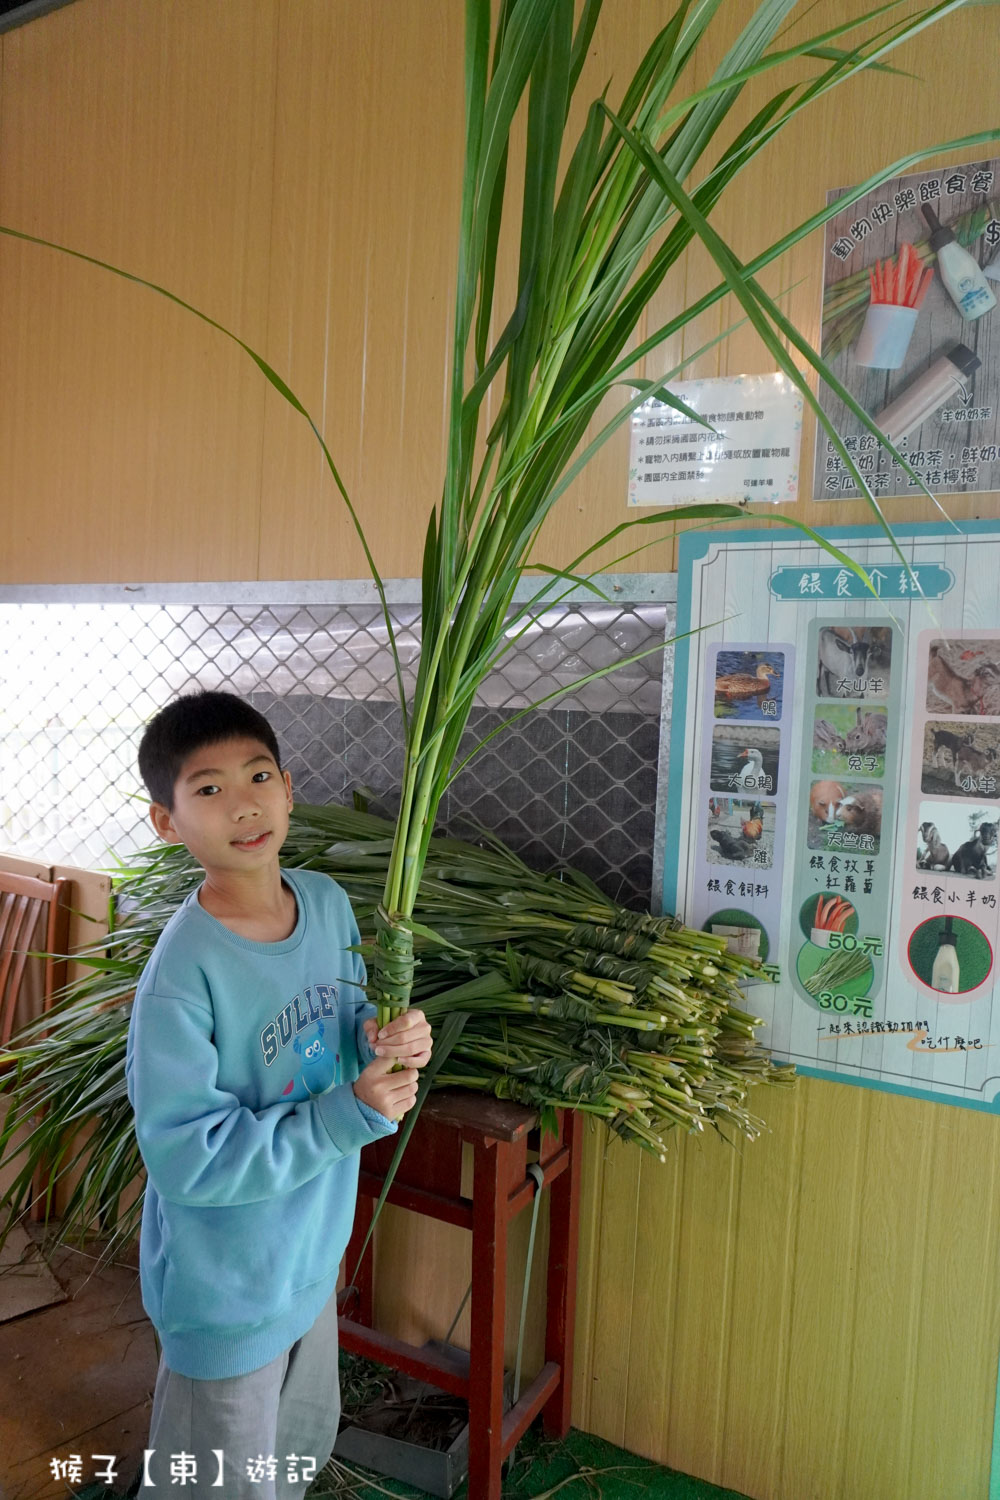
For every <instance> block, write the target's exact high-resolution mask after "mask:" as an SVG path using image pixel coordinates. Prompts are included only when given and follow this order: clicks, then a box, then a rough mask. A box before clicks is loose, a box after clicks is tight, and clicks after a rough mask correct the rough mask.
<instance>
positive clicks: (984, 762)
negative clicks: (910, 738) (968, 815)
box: [920, 719, 1000, 797]
mask: <svg viewBox="0 0 1000 1500" xmlns="http://www.w3.org/2000/svg"><path fill="white" fill-rule="evenodd" d="M998 787H1000V725H995V724H975V725H973V726H972V727H971V728H966V726H965V725H964V724H955V723H950V724H949V723H946V722H942V721H941V720H937V719H928V720H927V723H926V724H925V725H924V750H923V763H922V766H921V773H920V790H921V791H922V792H932V793H935V794H936V795H937V796H939V797H980V796H982V797H994V796H996V793H997V788H998Z"/></svg>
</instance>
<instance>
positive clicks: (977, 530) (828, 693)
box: [661, 522, 1000, 1109]
mask: <svg viewBox="0 0 1000 1500" xmlns="http://www.w3.org/2000/svg"><path fill="white" fill-rule="evenodd" d="M829 536H830V537H831V539H832V540H834V541H835V542H836V544H837V546H838V547H840V548H841V549H842V550H843V551H844V552H846V553H847V554H848V555H849V556H850V557H851V558H853V559H854V560H855V561H856V562H857V563H859V564H860V565H861V567H862V569H863V571H864V574H865V576H866V578H867V579H868V580H870V584H871V587H870V588H869V587H868V586H867V585H866V583H865V582H864V581H863V580H862V579H861V578H859V577H858V575H857V574H856V573H854V572H852V571H851V570H850V569H848V568H844V567H841V566H840V565H839V564H838V563H837V562H836V561H835V560H834V559H832V558H831V557H830V555H829V554H828V553H826V552H824V551H823V549H822V548H821V547H819V546H817V545H816V544H814V543H811V542H809V541H808V540H806V539H800V538H799V537H798V536H797V535H794V534H792V533H791V532H785V531H778V530H771V529H769V530H766V531H764V530H759V531H742V532H732V533H728V534H725V535H722V534H720V535H717V536H711V537H710V536H700V535H697V534H688V535H686V536H685V537H683V539H682V542H681V554H680V568H679V595H678V619H677V632H678V637H679V639H678V642H677V645H676V647H675V667H674V692H673V705H672V715H671V723H670V725H669V726H667V725H665V726H664V732H665V733H666V732H669V735H670V755H669V781H668V789H667V795H666V798H665V805H664V806H663V807H662V809H661V823H662V827H661V839H662V846H663V848H664V850H665V862H664V863H665V868H664V890H663V905H664V910H666V911H670V912H676V913H677V914H678V915H680V916H681V917H683V918H684V920H685V921H686V922H688V923H689V924H690V925H692V926H695V927H701V928H704V929H705V930H706V931H712V932H716V933H720V934H722V935H724V936H725V938H726V940H727V942H728V944H729V946H730V948H731V949H732V950H733V951H735V952H740V953H744V954H749V955H751V956H753V957H756V958H758V959H759V960H760V963H761V968H760V974H761V978H760V980H759V981H758V982H755V983H753V984H752V985H751V986H750V987H749V988H748V990H747V998H746V1009H747V1010H749V1011H751V1012H752V1013H753V1014H755V1015H757V1016H761V1017H763V1018H764V1020H765V1023H766V1030H765V1033H764V1036H763V1040H764V1042H765V1043H766V1045H767V1046H769V1047H770V1048H771V1049H772V1050H773V1051H774V1053H775V1054H776V1055H777V1056H779V1057H780V1058H782V1059H787V1060H788V1061H791V1062H794V1063H795V1064H796V1065H797V1066H799V1067H800V1068H802V1069H804V1070H805V1071H807V1072H812V1073H818V1074H820V1075H822V1076H827V1077H835V1078H843V1079H850V1080H853V1081H856V1082H860V1083H867V1084H870V1085H873V1086H876V1087H895V1088H898V1089H902V1090H904V1091H906V1092H908V1093H914V1094H917V1095H920V1096H924V1095H927V1096H931V1097H935V1098H939V1099H945V1100H949V1101H951V1102H953V1103H963V1104H968V1105H972V1106H975V1107H980V1108H991V1109H1000V1006H998V1010H997V1014H996V1015H994V998H995V997H996V998H997V1000H998V1001H1000V990H998V973H997V946H998V941H1000V909H998V877H997V845H998V840H997V833H998V825H1000V523H990V522H968V523H962V524H961V526H960V529H959V528H952V529H947V530H945V529H938V528H937V527H935V526H900V527H898V528H897V531H896V540H897V542H898V545H899V549H900V552H901V553H902V558H903V560H902V561H901V559H900V555H899V553H898V552H896V551H895V550H894V549H893V546H892V545H891V543H890V542H889V541H888V540H887V538H886V536H885V534H884V533H883V532H881V531H880V530H878V528H875V527H865V528H851V529H847V528H836V529H834V530H832V531H831V532H830V533H829ZM685 632H690V634H687V635H685ZM680 637H683V638H682V639H681V638H680Z"/></svg>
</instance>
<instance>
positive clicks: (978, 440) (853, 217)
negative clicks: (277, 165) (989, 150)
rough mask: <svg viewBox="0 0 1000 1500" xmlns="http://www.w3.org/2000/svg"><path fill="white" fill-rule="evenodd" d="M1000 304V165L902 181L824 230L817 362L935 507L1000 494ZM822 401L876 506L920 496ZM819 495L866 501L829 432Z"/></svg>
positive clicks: (839, 411) (862, 431) (872, 441)
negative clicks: (949, 497) (956, 497)
mask: <svg viewBox="0 0 1000 1500" xmlns="http://www.w3.org/2000/svg"><path fill="white" fill-rule="evenodd" d="M845 192H846V189H837V190H835V191H833V192H830V193H829V194H828V195H827V202H828V203H832V202H836V200H837V199H838V198H840V197H842V196H844V193H845ZM998 300H1000V158H993V159H990V160H985V161H972V162H968V161H966V162H955V163H951V164H949V165H947V166H944V167H935V168H934V169H933V170H930V169H928V170H927V171H924V172H916V173H912V174H909V175H907V176H904V177H896V178H893V179H892V180H891V181H889V182H886V183H884V184H883V185H882V187H880V188H879V189H877V190H876V191H875V192H873V193H868V194H866V195H865V196H864V197H862V198H859V199H858V200H857V201H856V202H855V203H852V204H851V205H850V206H849V207H847V208H845V209H844V210H843V212H842V213H838V214H835V215H834V217H833V218H832V219H830V221H829V222H828V224H827V226H826V239H825V245H824V254H823V311H822V335H821V346H820V352H821V354H822V356H823V359H824V360H825V361H826V363H827V364H828V365H829V366H830V368H831V369H832V370H833V372H834V374H835V375H836V376H837V378H838V379H839V380H840V381H841V382H842V384H843V385H844V387H845V388H846V390H847V391H848V392H849V393H850V395H851V396H852V397H853V399H854V400H855V401H857V403H858V405H859V406H861V407H862V408H863V410H864V411H866V412H867V413H868V415H869V416H871V417H872V418H873V419H874V421H875V422H876V424H877V425H878V426H879V427H880V428H881V429H882V431H883V432H886V433H887V434H888V435H889V436H890V437H891V439H892V441H893V443H894V444H895V446H896V447H897V448H898V449H899V450H900V451H901V452H903V453H904V454H905V455H906V457H907V461H908V462H909V464H910V465H911V467H912V468H913V470H914V471H915V472H916V473H917V474H918V475H919V476H920V478H921V479H922V480H923V482H924V483H925V484H926V485H927V487H928V489H930V490H931V491H932V492H933V493H934V494H935V495H946V494H972V493H978V492H981V491H984V490H995V489H997V488H1000V309H998V307H997V303H998ZM820 400H821V402H822V405H823V409H824V411H825V412H826V413H827V415H828V416H829V417H830V420H831V421H832V423H833V426H834V427H835V428H836V430H837V431H838V432H839V433H840V434H841V436H842V437H843V438H844V443H845V446H846V448H847V450H848V452H849V453H850V454H851V456H852V458H853V459H854V461H855V463H856V464H857V467H858V469H859V470H860V471H861V473H862V474H863V475H864V478H865V482H866V483H867V484H868V486H869V488H870V489H871V491H872V492H873V494H874V495H875V496H876V498H878V497H881V496H884V495H906V494H911V493H918V488H917V485H916V483H915V481H914V480H913V479H912V478H911V477H910V476H909V475H908V474H907V473H906V472H905V470H904V469H903V468H902V467H901V465H900V464H899V462H898V461H897V460H895V459H894V458H892V457H891V455H890V454H889V453H888V452H887V451H886V449H885V448H884V447H882V446H881V444H880V443H879V442H878V440H877V439H876V438H875V436H874V435H873V434H872V433H870V432H869V431H868V430H867V428H865V427H863V426H862V424H861V422H860V421H859V419H858V418H857V417H856V416H855V415H854V413H853V412H852V411H850V409H849V408H848V406H847V404H846V403H845V402H844V401H843V400H841V399H840V397H839V396H837V395H836V394H835V393H834V392H833V391H832V390H831V389H830V388H829V386H827V385H825V384H823V383H821V385H820ZM814 483H815V496H816V499H817V500H840V499H844V498H850V497H851V496H855V495H858V494H859V493H860V491H859V488H858V485H857V483H856V481H855V479H854V477H853V476H852V475H851V474H850V472H849V471H848V470H847V468H846V467H845V464H844V462H843V460H842V458H841V457H840V456H839V455H838V454H837V453H836V452H835V451H834V447H833V444H832V442H831V441H830V440H829V438H827V436H826V435H825V433H823V432H822V431H821V432H820V433H819V434H818V440H817V444H816V472H815V481H814Z"/></svg>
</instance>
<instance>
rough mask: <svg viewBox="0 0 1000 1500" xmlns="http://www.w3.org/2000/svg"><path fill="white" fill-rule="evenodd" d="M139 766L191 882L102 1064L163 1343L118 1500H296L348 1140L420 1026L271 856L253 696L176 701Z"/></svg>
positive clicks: (271, 807) (321, 1445) (323, 1393)
mask: <svg viewBox="0 0 1000 1500" xmlns="http://www.w3.org/2000/svg"><path fill="white" fill-rule="evenodd" d="M139 769H140V772H141V774H142V778H143V780H144V782H145V783H146V787H147V789H148V791H149V794H150V798H151V799H152V807H151V809H150V815H151V818H152V822H153V827H154V828H155V829H156V832H157V833H158V834H159V836H160V837H161V838H162V839H164V840H166V841H168V842H170V843H183V844H185V845H186V846H187V848H188V850H189V851H190V852H191V854H193V855H194V857H195V859H196V860H197V861H198V863H199V864H200V865H201V866H202V868H203V869H204V871H205V879H204V881H203V883H202V885H201V886H200V887H199V889H198V890H197V891H195V892H194V893H193V894H192V895H191V896H189V897H188V899H187V900H186V901H185V902H184V904H183V905H182V906H181V907H180V908H179V909H178V910H177V911H176V912H175V913H174V915H173V916H172V917H171V919H170V921H169V922H168V923H167V925H166V927H165V928H164V930H163V933H162V935H161V937H160V939H159V942H158V943H157V945H156V947H155V949H154V951H153V953H152V954H151V956H150V959H149V962H148V963H147V965H146V968H145V969H144V971H143V974H142V977H141V979H140V981H139V985H138V988H137V991H136V997H135V1002H134V1004H133V1008H132V1019H131V1024H130V1026H129V1038H128V1049H127V1055H126V1064H125V1069H126V1076H127V1079H128V1093H129V1099H130V1100H131V1103H132V1107H133V1109H134V1110H135V1126H136V1136H137V1139H138V1142H139V1147H140V1149H141V1152H142V1157H143V1161H144V1163H145V1166H146V1175H147V1185H146V1199H145V1203H144V1206H143V1217H142V1235H141V1241H140V1255H139V1264H140V1275H141V1280H142V1295H143V1304H144V1306H145V1308H146V1311H147V1312H148V1314H149V1316H150V1318H151V1320H152V1322H153V1324H154V1326H155V1328H156V1329H157V1332H158V1334H159V1338H160V1343H161V1347H162V1356H161V1359H160V1367H159V1371H158V1374H157V1379H156V1390H155V1393H154V1398H153V1414H152V1421H151V1426H150V1435H149V1447H148V1449H147V1452H146V1455H145V1460H144V1472H143V1483H142V1489H141V1491H140V1493H143V1494H144V1493H146V1492H147V1487H150V1488H151V1487H156V1488H157V1489H163V1490H168V1491H170V1492H172V1493H176V1490H175V1489H174V1486H176V1485H178V1484H184V1485H186V1484H197V1486H198V1489H197V1490H196V1491H194V1493H195V1494H203V1493H205V1492H206V1491H215V1492H217V1493H218V1492H221V1494H222V1495H223V1496H224V1497H225V1500H243V1497H250V1496H253V1497H255V1500H276V1497H278V1496H280V1497H296V1500H300V1497H301V1496H303V1495H304V1494H305V1490H306V1487H307V1484H308V1482H309V1480H310V1479H311V1478H312V1477H313V1475H314V1474H315V1473H317V1472H318V1471H319V1469H321V1468H322V1466H323V1464H324V1463H325V1462H326V1461H327V1459H328V1458H329V1456H330V1452H331V1451H332V1448H333V1444H334V1441H335V1439H336V1435H337V1424H338V1420H339V1414H340V1392H339V1383H338V1376H337V1311H336V1292H335V1288H336V1281H337V1272H338V1267H339V1264H340V1260H341V1257H342V1255H343V1253H344V1249H345V1247H346V1244H347V1240H348V1236H349V1234H350V1231H351V1225H352V1222H353V1218H354V1207H355V1199H356V1194H357V1179H358V1153H359V1151H360V1149H361V1147H362V1146H364V1145H366V1144H367V1143H368V1142H369V1141H373V1140H377V1139H378V1138H379V1137H380V1136H383V1135H387V1134H388V1133H390V1132H391V1131H392V1130H394V1129H395V1128H396V1127H395V1125H394V1123H393V1121H394V1120H396V1119H398V1118H399V1117H400V1116H401V1115H403V1114H404V1113H405V1112H406V1111H407V1110H409V1109H411V1108H412V1107H413V1104H414V1100H415V1098H416V1088H417V1073H416V1071H415V1070H416V1069H417V1068H419V1067H422V1066H423V1065H424V1064H425V1063H426V1062H427V1061H428V1059H429V1057H430V1052H431V1041H430V1027H429V1025H428V1023H427V1020H426V1018H425V1016H424V1015H423V1013H422V1012H421V1011H419V1010H415V1009H411V1010H410V1011H408V1012H406V1013H405V1014H404V1015H402V1016H400V1017H399V1018H398V1019H397V1020H395V1021H393V1022H391V1023H390V1024H389V1025H388V1026H387V1027H386V1028H385V1029H384V1030H383V1031H382V1032H381V1033H379V1032H378V1028H377V1025H376V1023H375V1021H374V1019H372V1018H373V1016H374V1008H373V1007H372V1006H370V1005H366V1004H365V1000H364V990H363V988H362V986H363V985H364V982H365V973H364V965H363V963H362V961H361V958H360V956H359V955H358V954H357V953H356V952H351V951H350V950H351V949H352V948H353V947H354V946H355V945H356V944H357V943H358V941H359V936H358V930H357V926H356V925H355V922H354V917H353V914H352V912H351V908H350V904H349V903H348V900H347V897H346V895H345V894H344V892H343V891H342V890H341V889H340V887H339V886H338V885H336V884H335V883H334V881H332V880H330V879H329V878H328V877H327V876H325V875H322V874H320V873H319V872H317V871H310V870H294V871H291V870H285V871H283V870H281V869H280V867H279V865H278V853H279V850H280V849H281V846H282V843H283V842H284V839H285V836H286V834H287V832H288V815H289V812H290V810H291V807H292V789H291V780H290V778H289V775H288V772H287V771H285V772H283V771H282V770H281V767H280V759H279V752H278V745H277V741H276V739H275V736H274V733H273V731H272V729H271V726H270V725H269V724H268V722H267V720H266V719H265V718H264V717H263V716H262V715H261V714H259V713H258V712H257V711H256V709H254V708H252V707H251V706H250V705H249V704H247V703H244V702H243V701H242V700H241V699H239V698H237V697H234V696H233V695H232V694H229V693H218V692H205V693H197V694H194V695H192V696H190V697H183V698H179V699H177V700H175V702H173V703H171V704H169V705H168V706H167V707H166V708H164V709H163V710H161V712H160V713H158V714H157V715H156V716H155V718H153V719H152V720H151V721H150V723H149V725H148V726H147V728H146V731H145V733H144V735H143V738H142V742H141V744H140V747H139ZM397 1062H400V1063H402V1064H403V1065H404V1066H403V1067H402V1069H400V1070H397V1071H396V1072H393V1071H392V1069H393V1067H394V1065H395V1064H396V1063H397ZM187 1493H191V1491H190V1490H189V1491H187Z"/></svg>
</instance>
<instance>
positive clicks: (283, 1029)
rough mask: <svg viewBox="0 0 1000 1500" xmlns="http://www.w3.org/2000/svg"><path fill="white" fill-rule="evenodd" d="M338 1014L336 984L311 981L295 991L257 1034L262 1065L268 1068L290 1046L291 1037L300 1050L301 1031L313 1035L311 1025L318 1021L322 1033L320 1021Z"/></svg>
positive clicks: (330, 1019)
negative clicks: (297, 992) (262, 1060)
mask: <svg viewBox="0 0 1000 1500" xmlns="http://www.w3.org/2000/svg"><path fill="white" fill-rule="evenodd" d="M336 1017H337V986H336V985H335V984H311V985H307V986H306V988H305V989H304V990H303V991H302V993H301V994H300V995H296V996H295V997H294V998H293V999H292V1000H289V1002H288V1004H287V1005H285V1006H283V1007H282V1008H281V1010H279V1011H278V1014H277V1015H276V1016H275V1017H274V1020H273V1021H268V1023H267V1025H266V1026H265V1027H264V1029H263V1031H262V1032H261V1034H260V1048H261V1053H262V1055H263V1058H264V1066H265V1067H266V1068H269V1067H270V1066H271V1064H272V1063H273V1062H275V1061H276V1059H277V1058H278V1057H280V1055H281V1053H282V1052H283V1051H284V1050H285V1048H286V1047H288V1046H291V1045H292V1042H293V1040H294V1042H295V1044H296V1048H295V1050H296V1051H301V1048H300V1047H299V1046H298V1041H299V1038H300V1037H301V1036H302V1035H303V1033H304V1032H308V1033H309V1035H310V1036H312V1035H313V1030H314V1028H315V1027H316V1026H317V1025H319V1027H320V1033H321V1034H322V1030H323V1027H322V1021H323V1020H324V1019H325V1020H328V1021H335V1020H336Z"/></svg>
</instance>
